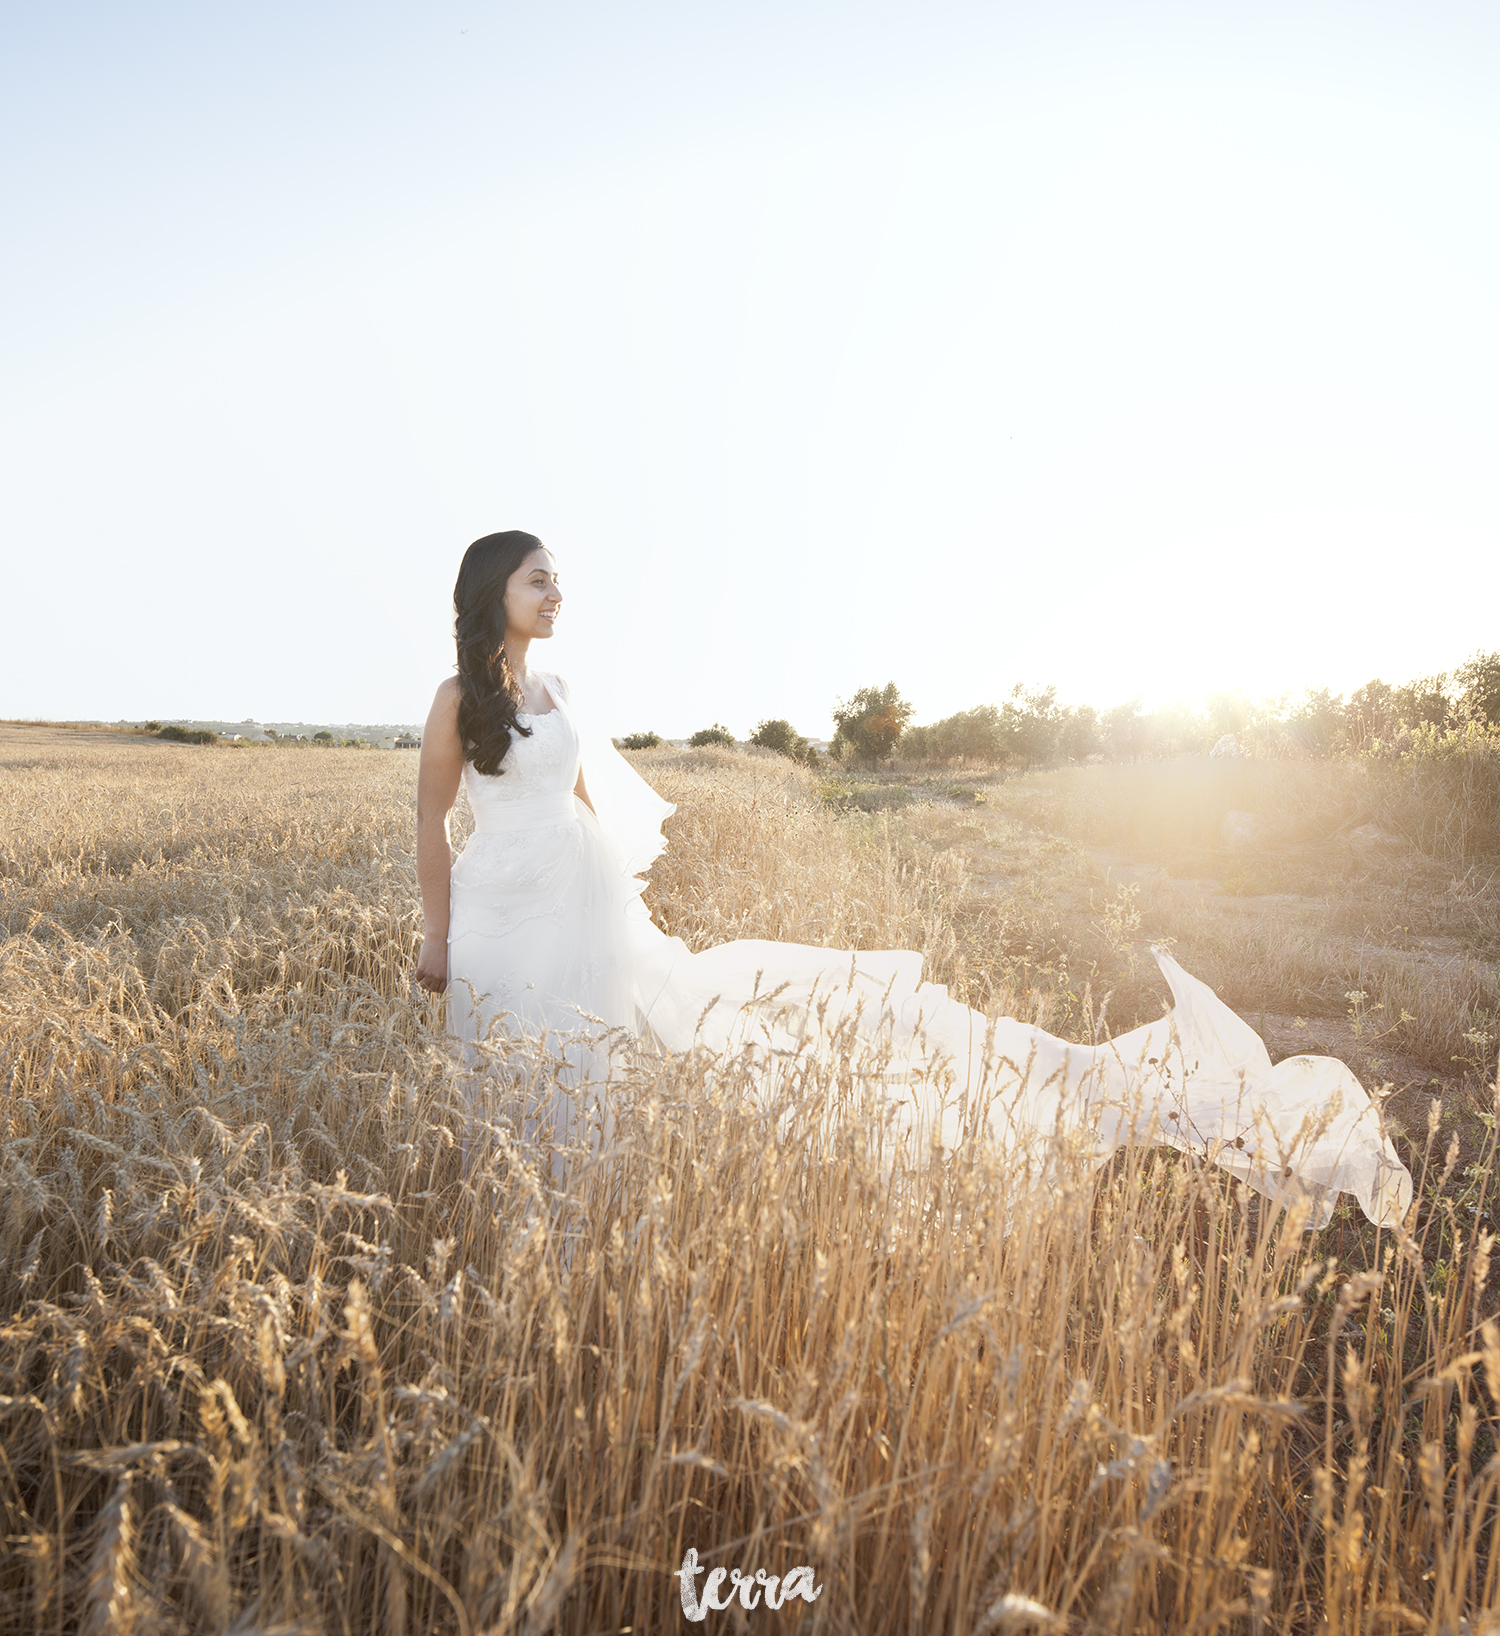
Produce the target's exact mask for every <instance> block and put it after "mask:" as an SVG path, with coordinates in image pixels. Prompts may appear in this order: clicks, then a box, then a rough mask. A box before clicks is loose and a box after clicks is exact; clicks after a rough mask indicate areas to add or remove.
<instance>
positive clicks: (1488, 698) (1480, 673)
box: [1453, 651, 1500, 726]
mask: <svg viewBox="0 0 1500 1636" xmlns="http://www.w3.org/2000/svg"><path fill="white" fill-rule="evenodd" d="M1453 682H1454V686H1455V687H1456V688H1457V690H1458V692H1457V697H1456V698H1455V700H1454V714H1455V715H1456V716H1457V717H1458V718H1459V720H1460V721H1477V722H1489V723H1491V724H1492V725H1496V726H1500V651H1497V652H1494V653H1476V654H1475V655H1474V657H1473V658H1472V659H1468V660H1465V662H1464V663H1463V664H1461V665H1460V666H1459V667H1458V669H1457V670H1455V671H1454V672H1453Z"/></svg>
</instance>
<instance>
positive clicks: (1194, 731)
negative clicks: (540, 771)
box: [619, 650, 1500, 768]
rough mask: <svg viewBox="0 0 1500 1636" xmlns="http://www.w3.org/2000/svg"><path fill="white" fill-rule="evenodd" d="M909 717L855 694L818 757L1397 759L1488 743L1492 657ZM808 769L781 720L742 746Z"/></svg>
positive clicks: (713, 734) (1023, 762)
mask: <svg viewBox="0 0 1500 1636" xmlns="http://www.w3.org/2000/svg"><path fill="white" fill-rule="evenodd" d="M915 713H916V711H915V707H914V706H913V705H912V704H911V703H910V701H909V700H907V699H905V698H903V696H902V694H901V691H900V689H899V688H898V687H897V686H896V684H895V683H894V682H887V683H886V684H885V685H884V686H883V687H876V686H871V687H862V688H859V689H858V690H857V691H856V692H855V693H854V694H853V695H852V696H851V697H849V698H848V699H839V700H838V701H837V702H836V704H835V706H834V710H833V722H834V737H833V741H832V744H831V745H830V747H829V752H828V754H829V758H830V759H831V760H833V761H836V762H839V763H841V764H845V765H854V766H866V767H876V766H879V765H881V764H882V763H885V762H889V761H891V760H892V759H895V760H898V761H901V762H904V763H907V764H913V765H922V764H927V765H951V764H953V763H955V762H964V763H970V764H976V763H978V764H985V765H990V766H1016V767H1021V768H1030V767H1040V766H1051V765H1054V764H1056V763H1058V762H1061V761H1074V762H1078V761H1086V760H1089V759H1090V758H1093V757H1100V758H1103V759H1105V760H1111V761H1135V760H1147V759H1157V758H1161V757H1167V756H1176V755H1192V754H1203V753H1206V752H1209V751H1211V750H1213V749H1214V747H1215V746H1216V745H1221V744H1223V742H1224V741H1225V740H1226V739H1231V738H1232V739H1233V741H1234V748H1235V749H1237V750H1238V751H1239V752H1240V753H1242V754H1247V755H1301V756H1312V757H1326V756H1332V755H1339V754H1343V753H1346V752H1350V753H1356V754H1365V755H1369V754H1376V755H1379V754H1400V753H1402V752H1403V751H1404V750H1405V749H1408V748H1412V747H1415V746H1418V745H1421V744H1427V745H1429V746H1430V745H1432V744H1435V743H1437V742H1438V741H1440V740H1442V739H1444V737H1445V736H1446V737H1447V738H1449V739H1457V738H1460V737H1463V736H1464V735H1468V736H1469V737H1471V738H1472V737H1473V736H1474V735H1476V734H1478V735H1481V736H1483V737H1484V738H1485V740H1486V741H1487V742H1493V741H1494V740H1495V739H1496V738H1497V737H1500V650H1497V651H1495V652H1491V653H1482V652H1481V653H1476V654H1474V655H1473V657H1472V658H1470V659H1468V660H1467V661H1465V662H1464V663H1463V664H1461V665H1459V666H1457V667H1456V668H1455V669H1454V670H1452V671H1442V672H1439V673H1437V674H1435V675H1431V676H1419V677H1416V678H1414V679H1413V680H1411V681H1409V682H1405V683H1401V684H1396V685H1393V684H1391V683H1389V682H1385V681H1382V680H1380V679H1379V678H1376V679H1375V680H1373V681H1369V682H1366V683H1365V684H1364V685H1363V686H1362V687H1357V688H1355V689H1354V691H1353V692H1352V693H1350V694H1349V695H1348V696H1347V697H1346V696H1345V695H1343V694H1340V693H1333V692H1331V691H1330V690H1329V689H1328V688H1309V689H1306V690H1305V691H1304V692H1302V693H1301V694H1299V695H1296V696H1292V695H1290V694H1284V695H1281V696H1280V697H1277V698H1272V699H1260V700H1254V699H1251V698H1249V697H1248V696H1247V695H1245V694H1243V693H1235V692H1221V693H1216V694H1214V695H1212V696H1211V697H1210V698H1209V699H1208V700H1207V702H1206V703H1205V704H1203V705H1202V706H1200V707H1194V706H1190V705H1169V706H1166V707H1164V708H1161V709H1157V710H1149V711H1148V710H1144V709H1143V708H1142V706H1141V701H1140V699H1139V697H1137V698H1135V699H1131V700H1129V701H1127V702H1126V703H1123V704H1117V705H1115V706H1114V707H1113V708H1112V709H1108V710H1096V709H1095V708H1094V707H1093V706H1092V705H1063V704H1059V702H1058V699H1057V689H1056V688H1055V687H1028V686H1025V685H1024V684H1021V683H1018V684H1017V685H1016V686H1015V687H1013V688H1012V689H1011V692H1010V696H1009V697H1008V698H1007V699H1006V700H1005V701H1004V702H1003V703H1001V704H980V705H975V706H974V707H973V708H972V709H969V710H961V711H959V712H957V713H956V714H955V715H952V716H947V717H945V718H944V719H943V720H942V721H936V722H932V723H929V724H925V725H923V726H920V727H913V726H912V725H911V718H912V716H913V715H914V714H915ZM619 742H620V744H621V747H622V748H624V749H631V750H636V749H651V748H653V747H655V746H656V745H659V744H661V743H662V742H663V741H662V740H661V738H660V737H659V736H658V735H657V734H655V733H633V734H631V735H630V736H628V737H626V738H624V739H621V740H620V741H619ZM735 742H736V740H735V738H734V735H733V734H732V733H730V731H729V729H728V728H727V727H725V726H723V724H722V723H719V722H715V723H714V724H713V725H712V726H710V727H704V728H700V729H699V730H698V731H697V732H696V733H694V734H693V735H692V737H691V738H690V739H689V740H688V743H689V745H690V746H692V747H694V748H697V747H700V746H702V745H708V744H725V745H733V744H734V743H735ZM746 742H747V743H750V744H755V745H760V746H762V747H763V748H765V749H768V750H775V751H777V752H778V753H779V754H782V755H785V756H789V757H790V758H791V759H792V760H794V761H803V762H810V763H816V762H817V761H818V760H819V755H818V751H817V750H816V748H815V747H814V746H812V745H810V744H809V743H808V741H807V739H806V738H804V737H803V736H802V735H801V734H800V733H798V732H797V730H796V729H795V728H794V727H793V726H792V724H791V723H790V722H789V721H786V720H784V719H781V718H774V719H771V720H766V721H762V722H760V723H759V724H758V725H757V726H756V728H755V731H754V732H753V733H752V734H751V735H750V737H749V739H748V740H747V741H746Z"/></svg>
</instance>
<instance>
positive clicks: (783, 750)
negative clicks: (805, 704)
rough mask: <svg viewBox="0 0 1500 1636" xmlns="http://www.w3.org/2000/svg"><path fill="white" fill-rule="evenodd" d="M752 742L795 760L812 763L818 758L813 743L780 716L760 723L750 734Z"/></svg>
mask: <svg viewBox="0 0 1500 1636" xmlns="http://www.w3.org/2000/svg"><path fill="white" fill-rule="evenodd" d="M750 742H751V743H752V744H758V745H759V746H760V747H761V749H763V750H774V751H775V752H776V753H777V755H783V756H789V757H790V758H791V759H792V760H793V761H805V762H807V763H808V764H809V765H812V764H813V763H814V762H816V761H817V759H818V752H817V751H816V750H815V749H813V747H812V745H810V744H809V743H808V742H807V740H806V739H805V738H803V736H802V735H801V733H799V732H798V731H797V729H796V728H795V727H793V726H792V724H791V723H790V722H789V721H785V720H783V719H782V718H781V717H780V716H775V717H772V719H771V720H769V721H763V722H761V723H759V724H758V725H757V727H756V729H755V731H754V732H753V733H752V734H751V735H750Z"/></svg>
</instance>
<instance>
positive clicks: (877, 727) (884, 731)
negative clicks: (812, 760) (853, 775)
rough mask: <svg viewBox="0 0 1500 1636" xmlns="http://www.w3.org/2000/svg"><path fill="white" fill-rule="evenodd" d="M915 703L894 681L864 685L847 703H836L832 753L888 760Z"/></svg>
mask: <svg viewBox="0 0 1500 1636" xmlns="http://www.w3.org/2000/svg"><path fill="white" fill-rule="evenodd" d="M914 708H915V707H914V706H912V705H910V704H908V703H907V702H906V700H905V699H903V698H902V697H901V694H900V692H899V691H898V690H897V688H896V684H895V683H894V682H887V683H886V684H885V686H884V687H862V688H860V690H859V691H858V692H857V693H856V694H855V695H854V697H853V698H852V699H850V700H849V701H848V702H847V703H846V702H845V701H844V700H843V699H840V700H839V701H838V702H837V704H836V705H835V706H834V711H833V724H834V727H835V728H836V729H837V731H836V732H835V733H834V735H833V755H834V757H835V759H837V760H839V761H843V760H846V759H848V760H854V761H861V762H864V763H866V764H867V765H869V766H872V767H873V766H875V765H876V764H877V763H878V762H881V761H888V760H889V759H890V756H891V752H892V751H893V750H894V749H895V748H896V741H897V740H898V739H899V738H900V737H901V735H902V733H903V732H904V731H905V730H906V724H907V723H908V722H909V721H910V720H911V718H912V714H913V712H914Z"/></svg>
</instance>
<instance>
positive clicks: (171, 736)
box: [156, 722, 219, 744]
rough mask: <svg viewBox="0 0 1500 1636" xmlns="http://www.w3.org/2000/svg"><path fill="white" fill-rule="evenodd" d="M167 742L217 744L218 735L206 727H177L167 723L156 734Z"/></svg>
mask: <svg viewBox="0 0 1500 1636" xmlns="http://www.w3.org/2000/svg"><path fill="white" fill-rule="evenodd" d="M156 736H157V737H158V738H160V739H165V740H166V741H167V742H168V743H169V744H217V743H218V742H219V735H218V734H217V733H212V732H210V731H209V730H208V728H206V727H177V726H174V725H173V724H172V723H170V722H169V723H168V724H167V725H166V726H165V727H163V728H162V729H161V731H160V732H159V733H158V734H157V735H156Z"/></svg>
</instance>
